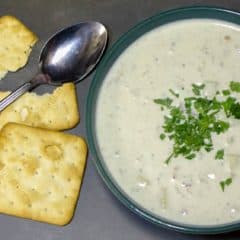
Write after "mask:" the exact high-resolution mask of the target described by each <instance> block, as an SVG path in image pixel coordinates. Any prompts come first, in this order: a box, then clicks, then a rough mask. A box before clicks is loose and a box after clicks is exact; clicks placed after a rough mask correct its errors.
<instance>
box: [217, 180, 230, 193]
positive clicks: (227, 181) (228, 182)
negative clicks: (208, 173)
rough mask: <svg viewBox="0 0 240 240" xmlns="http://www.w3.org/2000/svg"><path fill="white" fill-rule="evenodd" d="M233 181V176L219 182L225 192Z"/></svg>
mask: <svg viewBox="0 0 240 240" xmlns="http://www.w3.org/2000/svg"><path fill="white" fill-rule="evenodd" d="M231 183H232V178H227V179H225V180H223V181H221V182H220V183H219V184H220V186H221V189H222V191H223V192H224V190H225V187H226V186H229V185H230V184H231Z"/></svg>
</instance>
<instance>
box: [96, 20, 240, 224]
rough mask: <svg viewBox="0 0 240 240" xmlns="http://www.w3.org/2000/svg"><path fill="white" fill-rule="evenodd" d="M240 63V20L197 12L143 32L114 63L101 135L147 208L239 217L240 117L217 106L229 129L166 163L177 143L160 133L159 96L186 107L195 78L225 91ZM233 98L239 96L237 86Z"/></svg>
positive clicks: (207, 219) (209, 220) (191, 216)
mask: <svg viewBox="0 0 240 240" xmlns="http://www.w3.org/2000/svg"><path fill="white" fill-rule="evenodd" d="M239 63H240V27H239V26H238V25H234V24H231V23H227V22H223V21H218V20H210V19H209V20H208V19H205V20H200V19H194V20H183V21H178V22H174V23H170V24H167V25H164V26H161V27H158V28H156V29H154V30H152V31H150V32H148V33H146V34H144V35H143V36H142V37H140V38H139V39H137V40H136V41H135V42H134V43H132V44H131V45H130V46H129V47H128V48H127V49H126V50H125V51H124V52H123V53H122V54H121V56H120V57H119V58H118V59H117V60H116V62H115V63H114V65H113V66H112V67H111V69H110V71H109V72H108V74H107V76H106V77H105V79H104V81H103V85H102V87H101V89H100V92H99V96H98V101H97V107H96V133H97V140H98V143H99V148H100V152H101V154H102V157H103V159H104V162H105V164H106V166H107V168H108V170H109V171H110V173H111V175H112V176H113V179H114V180H115V181H116V182H117V184H118V185H119V186H120V188H121V189H122V190H123V191H124V192H125V193H126V194H127V195H128V196H129V197H130V198H131V199H132V200H134V201H135V202H137V203H138V204H139V205H140V206H142V207H143V208H144V209H146V210H148V211H150V212H152V213H154V214H156V215H157V216H160V217H163V218H167V219H170V220H173V221H177V222H181V223H190V224H196V225H212V224H213V225H214V224H219V223H228V222H232V221H237V220H238V221H239V220H240V187H239V186H240V148H239V146H240V136H239V135H240V121H239V119H234V118H231V117H229V118H227V117H226V116H225V115H224V114H223V113H219V117H220V119H223V120H224V121H225V120H226V121H227V122H228V123H229V128H228V130H227V131H225V132H224V133H221V134H217V133H213V134H212V145H213V148H212V149H211V151H205V150H204V149H200V151H198V152H195V153H196V156H195V157H193V158H192V159H190V160H189V159H186V158H185V157H184V156H182V155H179V156H177V157H173V158H172V159H171V161H169V163H168V164H166V159H167V157H168V156H169V155H171V153H172V149H173V144H174V142H173V141H172V140H171V139H169V138H168V137H167V136H166V137H165V138H164V136H162V139H160V134H161V133H164V129H163V128H162V126H163V125H164V121H165V120H164V119H165V118H164V117H165V116H167V114H168V112H167V111H166V109H165V111H164V110H163V109H162V108H161V106H160V105H159V104H156V103H155V102H154V99H158V98H163V99H164V98H165V99H166V98H170V99H172V101H173V103H174V104H175V105H176V106H179V107H180V108H181V107H182V104H183V101H184V98H187V97H193V96H196V94H194V92H193V84H196V85H197V86H203V84H204V88H203V89H202V90H201V94H202V95H203V96H204V97H206V98H213V97H214V96H217V97H218V98H219V99H221V98H224V97H225V98H226V95H228V94H229V93H228V92H226V95H225V96H224V94H222V90H225V89H229V84H230V82H239V81H240V79H239V77H240V64H239ZM174 95H176V96H174ZM231 97H234V98H236V99H237V100H238V101H239V100H240V93H238V92H232V93H231ZM219 149H220V152H219V154H220V155H219V156H218V158H217V157H216V152H217V151H218V150H219ZM223 155H224V156H223ZM227 179H231V180H229V181H228V182H227V183H226V184H225V185H224V186H221V184H220V183H221V182H222V183H223V182H224V181H225V180H227Z"/></svg>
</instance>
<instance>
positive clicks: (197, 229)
mask: <svg viewBox="0 0 240 240" xmlns="http://www.w3.org/2000/svg"><path fill="white" fill-rule="evenodd" d="M192 18H198V19H199V18H202V19H204V18H207V19H209V18H210V19H219V20H224V21H228V22H231V23H235V24H240V13H237V12H234V11H231V10H228V9H222V8H217V7H202V6H198V7H186V8H179V9H174V10H169V11H166V12H160V13H159V14H157V15H155V16H153V17H150V18H148V19H146V20H144V21H143V22H141V23H139V24H138V25H136V26H135V27H134V28H132V29H131V30H130V31H128V32H127V33H125V34H124V35H123V36H122V37H121V38H120V39H119V40H118V41H117V42H116V43H115V44H114V45H113V46H112V47H111V49H110V50H108V52H107V53H106V55H105V56H104V58H103V60H102V61H101V63H100V66H99V67H98V69H97V71H96V74H95V76H94V79H93V81H92V83H91V87H90V90H89V94H88V99H87V107H86V126H87V139H88V144H89V148H90V151H91V153H92V156H93V160H94V163H95V165H96V167H97V170H98V172H99V174H100V175H101V177H102V178H103V180H104V182H105V183H106V185H107V186H108V187H109V189H110V190H111V191H112V193H113V194H114V195H115V196H116V197H117V198H118V199H119V200H120V201H121V202H122V203H123V204H124V205H125V206H126V207H128V208H129V209H130V210H131V211H133V212H134V213H136V214H137V215H139V216H140V217H142V218H144V219H146V220H148V221H150V222H152V223H154V224H156V225H159V226H162V227H164V228H168V229H172V230H176V231H180V232H185V233H192V234H218V233H224V232H230V231H235V230H238V229H240V220H239V221H238V222H234V223H228V224H222V225H211V226H200V225H189V224H182V223H178V222H174V221H170V220H168V219H164V218H162V217H160V216H156V215H154V214H152V213H151V212H149V211H148V210H146V209H144V208H143V207H141V206H140V205H138V204H137V203H136V202H134V201H133V200H132V199H131V198H130V197H129V196H128V195H127V194H126V193H124V191H123V190H121V189H120V187H119V186H118V184H117V183H116V182H115V180H114V179H113V177H112V176H111V173H110V172H109V171H108V168H107V166H106V165H105V163H104V159H103V158H102V156H101V152H100V150H99V147H98V141H97V138H96V129H95V127H96V126H95V119H96V118H95V112H96V102H97V100H98V93H99V89H100V88H101V84H102V82H103V81H104V78H105V76H106V74H107V73H108V71H109V69H110V68H111V66H112V65H113V63H114V62H115V60H116V59H117V58H118V57H119V56H120V55H121V54H122V52H123V51H124V50H125V49H126V48H127V47H128V46H129V45H130V44H131V43H133V42H134V41H135V40H136V39H137V38H139V37H140V36H142V35H143V34H145V33H146V32H148V31H150V30H152V29H154V28H156V27H158V26H161V25H164V24H167V23H170V22H174V21H178V20H183V19H192Z"/></svg>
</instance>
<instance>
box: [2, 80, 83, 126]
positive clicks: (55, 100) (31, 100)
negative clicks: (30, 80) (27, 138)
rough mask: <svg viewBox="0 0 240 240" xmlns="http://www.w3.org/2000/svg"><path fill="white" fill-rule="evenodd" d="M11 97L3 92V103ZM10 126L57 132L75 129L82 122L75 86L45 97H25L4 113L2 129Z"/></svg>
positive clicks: (27, 94) (58, 90)
mask: <svg viewBox="0 0 240 240" xmlns="http://www.w3.org/2000/svg"><path fill="white" fill-rule="evenodd" d="M9 93H10V92H0V100H1V99H3V98H4V97H6V96H7V95H8V94H9ZM8 122H16V123H21V124H26V125H29V126H33V127H41V128H47V129H53V130H64V129H69V128H72V127H74V126H75V125H76V124H77V123H78V122H79V111H78V103H77V96H76V89H75V85H74V84H73V83H65V84H63V85H62V86H60V87H57V88H56V89H55V91H54V92H53V93H51V94H50V93H46V94H43V95H41V96H40V95H37V94H35V93H33V92H31V93H29V92H28V93H25V94H24V95H23V96H21V97H20V98H19V99H17V100H16V101H15V102H14V103H12V104H11V105H9V106H8V107H7V108H6V109H4V110H3V111H2V112H1V113H0V129H1V128H2V127H3V126H4V125H5V124H6V123H8Z"/></svg>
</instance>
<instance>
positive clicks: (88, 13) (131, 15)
mask: <svg viewBox="0 0 240 240" xmlns="http://www.w3.org/2000/svg"><path fill="white" fill-rule="evenodd" d="M193 4H194V5H200V4H201V5H215V6H224V7H227V8H231V9H235V10H238V11H240V1H239V0H225V1H224V0H209V1H203V0H202V1H197V0H167V1H163V0H15V1H13V0H8V1H7V0H2V1H0V15H5V14H13V15H15V16H16V17H18V18H19V19H21V20H22V21H23V22H25V24H26V25H27V26H29V27H30V28H31V29H32V30H33V31H34V32H35V33H36V34H37V35H38V36H39V39H40V41H39V42H38V44H37V45H36V47H35V48H34V50H33V52H32V54H31V57H30V61H29V63H28V65H27V66H26V67H25V68H24V69H22V70H21V71H19V72H17V73H11V74H8V76H7V77H6V78H5V79H4V81H1V82H0V89H1V90H2V89H13V88H15V87H16V86H17V85H18V84H21V83H22V82H24V81H26V80H29V79H30V78H31V76H32V75H33V74H34V73H36V72H37V62H38V54H39V52H40V49H41V47H42V45H43V43H44V41H45V40H47V38H48V37H49V36H50V35H51V34H53V33H54V32H55V31H57V30H59V29H61V28H63V27H65V26H67V25H70V24H73V23H77V22H79V21H84V20H97V21H100V22H102V23H104V24H105V25H106V26H107V28H108V30H109V34H110V41H109V46H111V45H112V43H113V42H114V41H115V40H117V38H118V37H119V36H120V35H122V34H123V33H124V32H126V31H127V30H128V29H129V28H130V27H132V26H134V25H135V24H136V23H138V22H139V21H141V20H143V19H145V18H147V17H149V16H151V15H153V14H155V13H157V12H159V11H162V10H166V9H170V8H175V7H179V6H187V5H193ZM93 74H94V72H93V73H92V74H91V75H90V76H89V77H88V78H86V79H85V80H84V81H83V82H81V83H79V84H78V85H77V91H78V100H79V106H80V112H81V123H80V124H79V125H78V126H77V127H76V128H75V129H73V130H71V131H70V132H74V133H76V134H79V135H82V136H86V130H85V121H84V116H83V115H84V112H85V104H86V97H87V93H88V88H89V85H90V83H91V79H92V77H93ZM39 91H41V89H40V90H39ZM33 239H34V240H77V239H78V240H113V239H114V240H141V239H144V240H147V239H148V240H155V239H161V240H173V239H178V240H183V239H184V240H219V239H224V240H233V239H240V231H239V232H235V233H231V234H224V235H218V236H192V235H184V234H181V233H176V232H173V231H168V230H164V229H162V228H159V227H156V226H153V225H152V224H149V223H147V222H146V221H144V220H142V219H139V218H138V217H137V216H135V215H134V214H133V213H131V212H130V211H129V210H128V209H126V208H125V207H124V206H123V205H122V204H121V203H119V201H118V200H116V199H115V197H114V196H113V195H112V194H111V192H110V191H109V190H108V189H107V188H106V186H105V185H104V183H103V181H102V180H101V178H100V177H99V175H98V174H97V171H96V169H95V167H94V166H93V163H92V159H91V154H89V157H88V164H87V168H86V173H85V177H84V181H83V185H82V190H81V195H80V198H79V200H78V205H77V209H76V212H75V216H74V218H73V220H72V222H71V223H70V224H69V225H67V226H65V227H57V226H52V225H48V224H44V223H38V222H33V221H30V220H24V219H20V218H15V217H11V216H6V215H0V240H33Z"/></svg>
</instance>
